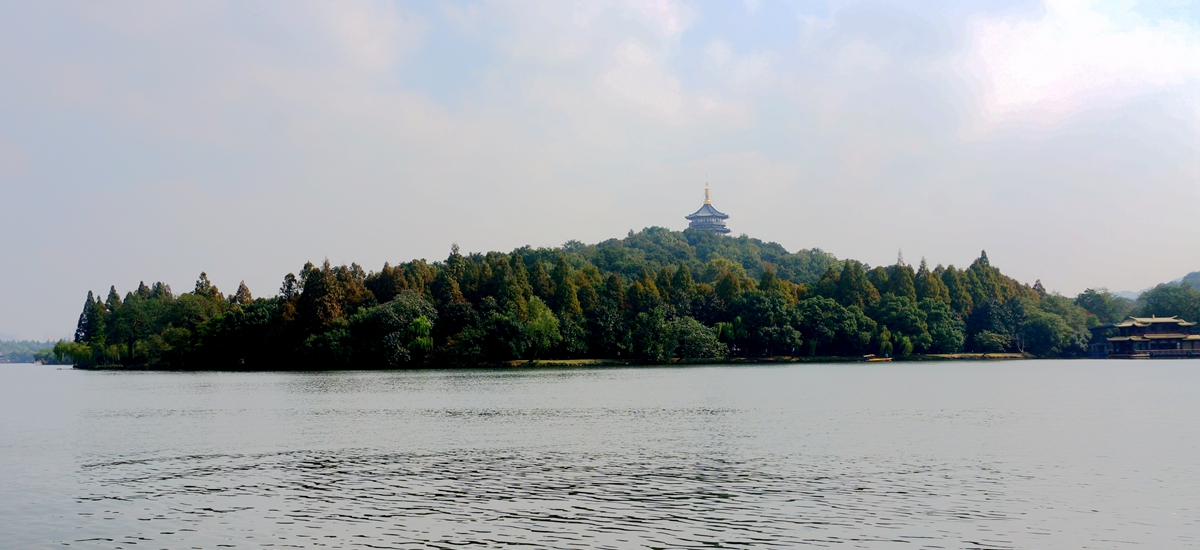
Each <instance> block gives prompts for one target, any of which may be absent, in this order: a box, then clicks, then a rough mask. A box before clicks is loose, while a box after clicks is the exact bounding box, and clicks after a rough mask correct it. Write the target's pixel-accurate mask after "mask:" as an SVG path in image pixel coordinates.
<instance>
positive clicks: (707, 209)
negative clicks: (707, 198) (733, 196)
mask: <svg viewBox="0 0 1200 550" xmlns="http://www.w3.org/2000/svg"><path fill="white" fill-rule="evenodd" d="M684 218H686V219H689V220H694V219H696V218H721V219H722V220H724V219H727V218H729V216H728V215H726V214H723V213H721V211H719V210H717V209H716V208H713V205H712V204H709V203H707V202H706V203H704V206H701V207H700V209H699V210H697V211H696V212H695V213H694V214H691V215H689V216H684Z"/></svg>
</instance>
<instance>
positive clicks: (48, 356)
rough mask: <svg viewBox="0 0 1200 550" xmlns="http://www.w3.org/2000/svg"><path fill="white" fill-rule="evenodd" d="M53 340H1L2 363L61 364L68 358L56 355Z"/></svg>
mask: <svg viewBox="0 0 1200 550" xmlns="http://www.w3.org/2000/svg"><path fill="white" fill-rule="evenodd" d="M54 346H55V342H54V341H53V340H51V341H46V342H39V341H37V340H0V363H33V362H41V363H45V364H51V363H59V362H60V360H64V359H66V358H64V357H61V356H56V355H55V354H54V350H53V348H54Z"/></svg>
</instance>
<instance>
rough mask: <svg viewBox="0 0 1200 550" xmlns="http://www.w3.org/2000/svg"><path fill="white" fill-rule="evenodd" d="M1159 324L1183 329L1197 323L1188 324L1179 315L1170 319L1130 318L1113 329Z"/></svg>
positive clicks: (1115, 325) (1116, 324)
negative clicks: (1167, 324)
mask: <svg viewBox="0 0 1200 550" xmlns="http://www.w3.org/2000/svg"><path fill="white" fill-rule="evenodd" d="M1159 323H1169V324H1172V325H1179V326H1181V327H1191V326H1195V325H1196V323H1195V322H1190V323H1189V322H1188V321H1184V320H1183V319H1180V318H1179V316H1177V315H1172V316H1170V317H1129V318H1127V319H1125V320H1124V321H1121V322H1120V323H1115V324H1113V328H1129V327H1148V326H1150V325H1154V324H1159Z"/></svg>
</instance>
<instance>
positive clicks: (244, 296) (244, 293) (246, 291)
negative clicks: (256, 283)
mask: <svg viewBox="0 0 1200 550" xmlns="http://www.w3.org/2000/svg"><path fill="white" fill-rule="evenodd" d="M253 301H254V297H253V296H251V295H250V288H249V287H247V286H246V281H242V282H241V283H238V288H237V292H234V293H233V296H230V297H229V303H231V304H238V305H243V306H247V305H250V303H251V302H253Z"/></svg>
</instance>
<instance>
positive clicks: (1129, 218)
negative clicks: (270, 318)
mask: <svg viewBox="0 0 1200 550" xmlns="http://www.w3.org/2000/svg"><path fill="white" fill-rule="evenodd" d="M706 179H707V181H708V182H709V183H710V184H711V186H712V194H713V202H714V205H715V206H716V207H717V208H719V209H720V210H722V211H724V212H725V213H727V214H729V215H730V219H729V226H730V228H731V229H732V230H733V232H734V234H735V235H737V234H742V233H744V234H747V235H750V236H752V237H756V238H760V239H763V240H765V241H774V242H778V243H780V244H782V245H783V246H784V247H786V248H787V249H789V250H796V249H801V248H814V247H817V248H821V249H823V250H826V251H828V252H831V253H833V254H835V255H837V256H838V257H839V258H854V259H858V260H861V261H864V262H867V263H869V264H872V265H881V264H891V263H894V262H895V260H896V257H897V254H898V253H899V252H901V251H902V252H903V255H904V257H905V259H906V260H907V261H909V262H910V263H916V262H917V261H919V259H920V258H922V257H924V258H926V259H927V260H928V261H929V262H930V264H931V265H934V264H939V263H941V264H956V265H958V266H964V265H966V264H969V263H970V262H971V261H972V260H973V259H974V258H976V257H977V256H978V255H979V253H980V251H981V250H986V251H987V253H988V256H989V258H990V259H991V262H992V264H993V265H996V266H998V267H1000V268H1001V269H1002V270H1003V271H1004V272H1005V273H1006V274H1009V275H1010V276H1013V277H1015V278H1017V279H1018V280H1021V281H1024V282H1028V283H1033V282H1034V281H1035V280H1041V281H1042V282H1043V284H1044V285H1045V286H1046V287H1047V288H1049V289H1051V290H1053V291H1058V292H1061V293H1063V294H1066V295H1074V294H1076V293H1078V292H1080V291H1082V290H1084V289H1085V288H1089V287H1107V288H1110V289H1112V290H1139V289H1142V288H1145V287H1148V286H1151V285H1154V284H1157V283H1160V282H1164V281H1168V280H1172V279H1176V278H1178V277H1181V276H1183V275H1184V274H1186V273H1188V272H1191V271H1196V270H1200V246H1197V243H1200V223H1198V221H1197V212H1198V211H1200V210H1198V207H1200V4H1197V3H1195V2H1171V1H1169V0H1158V1H1155V2H1131V1H1126V2H1086V1H1063V0H1048V1H1046V2H1036V1H1011V0H1006V1H995V2H991V1H987V0H983V1H978V2H960V1H957V0H949V1H944V2H939V1H926V2H907V1H900V2H855V1H846V2H842V1H803V0H800V1H787V2H769V1H766V0H761V1H750V0H747V1H745V2H681V1H674V0H651V1H644V2H634V1H602V0H584V1H578V2H572V1H567V0H559V1H549V2H517V1H511V2H444V3H443V2H436V1H422V2H411V3H409V2H390V1H350V0H344V1H338V2H307V1H302V0H297V1H287V2H284V1H271V2H266V1H239V2H223V1H204V2H149V1H147V2H122V1H112V2H90V1H87V2H71V1H63V2H24V1H12V0H2V1H0V337H3V338H14V337H17V338H39V339H41V338H58V337H69V336H70V335H71V334H72V332H73V330H74V326H75V322H76V319H77V317H78V315H79V312H80V311H81V309H82V306H83V302H84V297H85V296H86V294H87V292H88V291H89V290H92V291H96V292H100V293H107V290H108V288H109V286H110V285H115V286H116V287H117V289H118V290H119V291H120V292H121V293H122V294H124V293H125V292H126V291H129V290H133V289H135V288H136V287H137V284H138V282H139V281H146V282H147V283H148V284H149V283H151V282H153V281H163V282H166V283H168V284H170V285H171V287H172V288H173V289H174V290H175V291H176V292H186V291H189V290H191V288H192V287H193V285H194V283H195V280H196V278H197V277H198V275H199V273H200V272H201V271H204V272H207V274H208V276H209V277H210V278H211V279H212V281H213V282H214V283H215V284H216V285H217V286H218V287H219V288H220V289H222V290H223V291H225V292H227V293H230V292H233V290H234V289H236V287H237V285H238V283H239V281H242V280H244V281H245V282H246V284H247V285H248V286H249V288H250V289H251V291H252V292H253V293H254V294H255V295H256V296H270V295H273V294H275V293H276V292H277V290H278V288H279V285H280V282H281V281H282V279H283V276H284V275H285V274H286V273H288V272H298V271H299V269H300V268H301V266H303V264H304V263H305V262H306V261H313V262H320V261H322V260H323V259H325V258H328V259H329V260H330V261H331V262H334V263H335V264H343V263H350V262H357V263H359V264H360V265H362V266H363V267H364V268H365V269H367V270H372V269H374V270H378V269H380V268H381V267H382V265H383V263H384V262H385V261H387V262H391V263H393V264H395V263H397V262H401V261H407V260H411V259H414V258H427V259H429V260H431V261H433V260H442V259H444V258H445V257H446V256H447V255H448V253H449V250H450V247H451V245H452V244H454V243H457V244H458V245H459V246H460V247H461V248H462V250H463V251H489V250H501V251H509V250H512V249H514V248H516V247H519V246H523V245H526V244H529V245H533V246H535V247H536V246H557V245H561V244H562V243H564V242H566V241H568V240H580V241H583V242H598V241H601V240H604V239H608V238H612V237H622V236H624V235H625V234H626V233H627V232H628V231H629V230H631V229H632V230H640V229H642V228H644V227H649V226H663V227H668V228H672V229H683V228H684V227H686V224H687V222H686V220H684V218H683V216H684V215H686V214H689V213H691V212H692V211H694V210H695V209H696V208H698V207H699V206H700V203H701V201H702V199H703V187H704V182H705V180H706Z"/></svg>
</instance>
